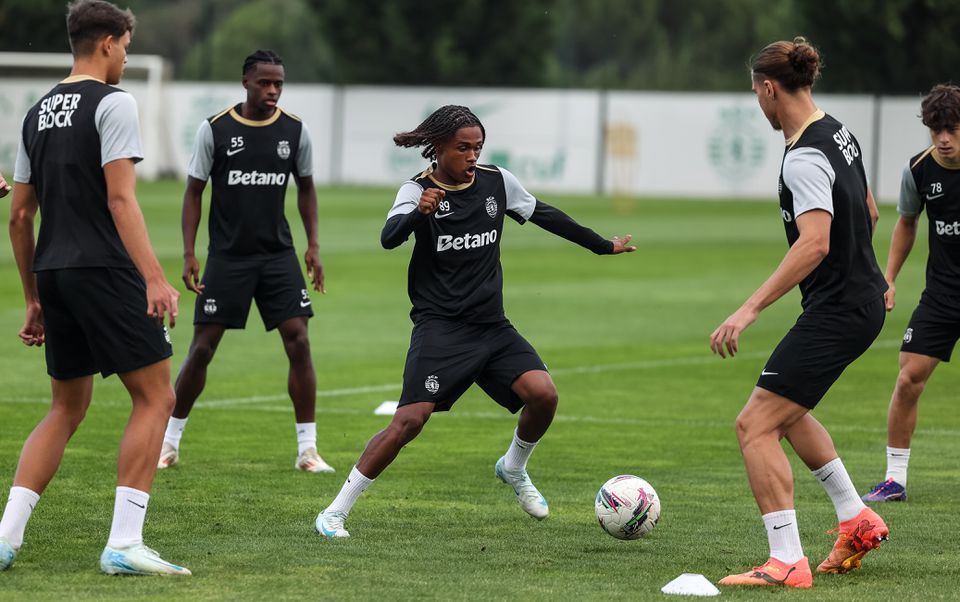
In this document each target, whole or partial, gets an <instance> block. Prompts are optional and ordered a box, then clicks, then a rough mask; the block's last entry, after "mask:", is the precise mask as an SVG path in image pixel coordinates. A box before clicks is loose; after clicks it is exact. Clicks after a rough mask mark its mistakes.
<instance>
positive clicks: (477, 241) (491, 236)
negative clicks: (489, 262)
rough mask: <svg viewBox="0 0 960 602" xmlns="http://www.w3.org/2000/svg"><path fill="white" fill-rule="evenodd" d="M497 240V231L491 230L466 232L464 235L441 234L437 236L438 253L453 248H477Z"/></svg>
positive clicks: (457, 249) (456, 249) (458, 249)
mask: <svg viewBox="0 0 960 602" xmlns="http://www.w3.org/2000/svg"><path fill="white" fill-rule="evenodd" d="M495 242H497V231H496V230H490V231H489V232H484V233H483V234H464V235H463V236H451V235H449V234H441V235H440V236H438V237H437V253H442V252H443V251H448V250H450V249H453V250H454V251H462V250H463V249H477V248H479V247H485V246H487V245H492V244H493V243H495Z"/></svg>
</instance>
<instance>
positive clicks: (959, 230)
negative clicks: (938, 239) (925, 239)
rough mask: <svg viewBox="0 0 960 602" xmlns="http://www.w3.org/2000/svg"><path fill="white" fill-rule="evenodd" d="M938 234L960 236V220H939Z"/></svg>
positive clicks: (937, 224) (937, 223) (937, 222)
mask: <svg viewBox="0 0 960 602" xmlns="http://www.w3.org/2000/svg"><path fill="white" fill-rule="evenodd" d="M935 223H936V226H937V234H939V235H941V236H944V235H945V236H960V222H953V223H952V224H948V223H947V222H942V221H940V220H937V221H936V222H935Z"/></svg>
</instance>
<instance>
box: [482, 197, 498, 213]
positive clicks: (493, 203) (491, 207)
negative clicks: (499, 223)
mask: <svg viewBox="0 0 960 602" xmlns="http://www.w3.org/2000/svg"><path fill="white" fill-rule="evenodd" d="M485 206H486V208H487V215H489V216H490V217H491V218H494V217H497V199H495V198H493V197H492V196H488V197H487V200H486V202H485Z"/></svg>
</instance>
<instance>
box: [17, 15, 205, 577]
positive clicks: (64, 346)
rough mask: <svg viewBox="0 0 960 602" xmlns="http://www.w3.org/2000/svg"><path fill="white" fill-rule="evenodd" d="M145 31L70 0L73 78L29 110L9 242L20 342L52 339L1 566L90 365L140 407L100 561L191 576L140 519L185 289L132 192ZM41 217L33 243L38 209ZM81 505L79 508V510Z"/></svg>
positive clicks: (166, 408) (52, 459) (88, 381)
mask: <svg viewBox="0 0 960 602" xmlns="http://www.w3.org/2000/svg"><path fill="white" fill-rule="evenodd" d="M133 28H134V17H133V14H132V13H130V11H121V10H120V9H118V8H117V7H116V6H114V5H113V4H110V3H109V2H102V1H98V0H80V1H78V2H74V3H73V4H71V5H70V6H69V12H68V15H67V29H68V32H69V37H70V48H71V50H72V51H73V69H72V70H71V72H70V77H68V78H67V79H65V80H63V81H62V82H60V83H59V84H57V85H56V86H55V87H54V88H53V89H52V90H51V91H50V92H48V93H47V94H45V95H44V96H43V97H42V98H41V99H40V100H39V102H37V104H35V105H34V106H33V107H32V108H31V109H30V110H29V111H28V112H27V116H26V117H25V118H24V120H23V128H22V131H21V135H22V138H21V143H20V148H19V151H18V153H17V164H16V170H15V173H14V181H15V182H17V186H16V190H15V191H14V193H13V203H12V206H11V208H10V238H11V239H12V242H13V250H14V255H15V256H16V260H17V267H18V268H19V271H20V279H21V281H22V283H23V290H24V295H25V297H26V303H27V315H26V320H25V322H24V325H23V328H22V329H21V330H20V339H21V340H22V341H23V343H24V344H26V345H35V346H41V345H44V344H46V360H47V372H48V373H49V374H50V379H51V386H52V395H51V406H50V412H49V413H48V414H47V416H46V417H45V418H44V419H43V421H42V422H40V424H38V425H37V427H36V428H35V429H34V430H33V432H32V433H31V434H30V437H29V438H28V439H27V441H26V443H24V445H23V451H22V452H21V454H20V463H19V464H18V466H17V474H16V476H15V477H14V486H13V487H12V488H11V489H10V498H9V501H8V502H7V505H6V508H5V510H4V512H3V518H2V519H0V570H3V569H6V568H8V567H9V566H10V565H11V564H12V563H13V561H14V558H15V556H16V552H17V550H18V548H19V547H20V545H21V544H22V543H23V534H24V530H25V528H26V524H27V521H28V520H29V518H30V514H31V512H32V511H33V508H34V506H35V505H36V504H37V502H38V501H39V499H40V494H41V493H43V491H44V489H45V488H46V486H47V485H48V484H49V482H50V480H51V479H52V478H53V476H54V474H56V472H57V469H58V468H59V467H60V461H61V459H62V458H63V452H64V449H65V448H66V445H67V442H68V441H69V440H70V438H71V436H72V435H73V433H74V432H75V431H76V430H77V427H78V426H79V425H80V422H81V421H82V420H83V418H84V415H85V414H86V411H87V407H89V405H90V400H91V398H92V395H93V375H94V374H96V373H97V372H99V373H101V374H102V375H103V376H104V377H107V376H109V375H111V374H117V375H119V377H120V380H121V382H122V383H123V385H124V387H126V389H127V392H128V393H129V394H130V399H131V401H132V402H133V410H132V412H131V414H130V419H129V421H128V423H127V427H126V430H125V431H124V435H123V441H122V442H121V444H120V453H119V458H118V461H117V485H118V486H117V489H116V497H115V500H114V513H113V524H112V526H111V529H110V537H109V539H108V540H107V546H106V547H105V548H104V550H103V554H102V555H101V557H100V568H101V570H102V571H103V572H105V573H108V574H118V573H122V574H134V575H152V574H175V575H189V574H190V571H188V570H187V569H185V568H182V567H179V566H176V565H173V564H170V563H169V562H166V561H164V560H163V559H161V558H160V557H159V556H158V555H157V553H156V552H154V551H153V550H151V549H150V548H148V547H146V546H145V545H143V522H144V519H145V517H146V512H147V504H148V501H149V499H150V494H149V492H150V488H151V486H152V484H153V477H154V475H155V473H156V470H157V458H158V457H159V455H160V445H161V440H162V438H163V425H164V424H165V423H166V421H167V418H168V417H169V416H170V411H171V409H172V408H173V402H174V397H173V389H172V388H171V387H170V360H169V358H170V355H171V354H172V352H173V351H172V349H171V347H170V338H169V336H168V335H167V333H166V330H165V329H164V326H163V322H164V319H165V318H166V315H167V314H169V316H170V326H171V327H173V325H174V322H175V318H176V315H177V298H178V297H179V293H177V291H176V289H174V288H173V287H172V286H171V285H170V283H168V282H167V279H166V277H165V276H164V274H163V269H162V268H161V267H160V263H159V262H158V261H157V258H156V256H155V255H154V253H153V249H152V248H151V246H150V241H149V239H148V237H147V229H146V225H145V224H144V220H143V215H142V214H141V213H140V207H139V205H138V204H137V198H136V194H135V188H136V174H135V172H134V164H135V163H136V162H138V161H140V160H141V159H142V158H143V155H142V151H141V145H140V131H139V125H138V118H137V104H136V101H134V99H133V97H132V96H130V95H129V94H127V93H126V92H124V91H122V90H120V89H118V88H115V87H113V84H116V83H118V82H119V81H120V77H121V76H122V74H123V68H124V64H125V63H126V60H127V46H129V44H130V38H131V34H132V32H133ZM38 208H39V210H40V213H41V215H42V217H43V219H42V220H41V222H40V232H39V235H38V237H37V239H36V241H35V240H34V230H33V229H34V218H35V216H36V213H37V210H38ZM81 511H82V510H81Z"/></svg>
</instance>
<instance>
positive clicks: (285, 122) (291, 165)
mask: <svg viewBox="0 0 960 602" xmlns="http://www.w3.org/2000/svg"><path fill="white" fill-rule="evenodd" d="M239 109H240V105H237V106H235V107H232V108H230V109H227V110H226V111H223V112H221V113H219V114H217V115H214V116H213V117H210V118H209V119H208V120H207V122H208V123H209V127H210V133H211V134H212V142H211V143H210V144H209V145H208V146H201V144H199V142H200V141H199V134H198V148H197V149H196V150H195V155H196V154H197V153H207V154H208V156H207V158H209V156H212V162H208V163H207V164H206V165H207V166H208V170H209V172H208V174H207V173H195V167H194V166H195V165H196V164H197V163H198V161H197V160H194V161H192V162H191V168H190V175H191V176H192V177H195V178H198V179H204V180H205V179H206V178H207V175H209V177H210V178H211V179H212V181H213V195H212V197H211V202H210V218H209V222H208V225H209V232H210V246H209V253H210V255H234V256H251V255H269V254H273V253H279V252H282V251H286V250H290V249H293V238H292V237H291V236H290V225H289V224H288V223H287V219H286V217H284V213H283V208H284V199H285V197H286V193H287V183H288V181H289V179H290V174H291V173H292V174H294V176H297V177H299V176H301V175H303V176H306V175H310V174H309V173H301V172H302V169H301V168H300V163H299V162H298V159H299V157H298V155H299V154H300V153H301V148H300V139H301V134H302V133H303V124H302V123H301V122H300V119H298V118H297V117H294V116H293V115H290V114H289V113H285V112H284V111H282V110H281V109H279V108H278V109H277V110H276V111H275V112H274V114H273V116H272V117H270V118H269V119H266V120H264V121H252V120H249V119H245V118H243V117H241V116H240V112H239ZM200 163H203V161H200Z"/></svg>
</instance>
